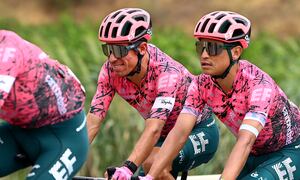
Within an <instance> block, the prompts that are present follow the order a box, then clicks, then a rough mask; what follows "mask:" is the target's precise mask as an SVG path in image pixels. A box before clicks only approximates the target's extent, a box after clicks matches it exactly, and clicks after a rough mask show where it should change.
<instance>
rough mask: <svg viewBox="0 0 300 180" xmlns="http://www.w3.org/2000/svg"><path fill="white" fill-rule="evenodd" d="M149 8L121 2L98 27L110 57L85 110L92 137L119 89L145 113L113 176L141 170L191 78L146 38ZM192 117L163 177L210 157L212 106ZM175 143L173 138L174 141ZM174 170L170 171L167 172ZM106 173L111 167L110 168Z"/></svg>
mask: <svg viewBox="0 0 300 180" xmlns="http://www.w3.org/2000/svg"><path fill="white" fill-rule="evenodd" d="M151 35H152V33H151V20H150V15H149V13H148V12H146V11H144V10H143V9H138V8H125V9H119V10H117V11H115V12H112V13H111V14H109V15H108V16H106V17H105V18H104V20H103V21H102V23H101V25H100V29H99V40H100V41H102V42H104V43H105V44H103V45H102V50H103V53H104V54H105V55H106V56H107V57H108V59H107V61H106V62H105V63H104V65H103V66H102V69H101V71H100V73H99V79H98V87H97V92H96V94H95V95H94V98H93V100H92V103H91V108H90V112H89V113H88V115H87V124H88V134H89V140H90V142H91V141H92V140H93V139H94V137H95V136H96V134H97V132H98V130H99V128H100V125H101V123H102V122H103V120H104V118H105V115H106V113H107V111H108V109H109V105H110V103H111V101H112V99H113V97H114V95H115V93H118V94H119V95H120V96H121V97H122V98H123V99H125V100H126V101H127V102H128V103H129V104H130V105H131V106H133V107H134V108H135V109H136V110H137V111H138V112H139V113H140V114H141V116H142V117H143V118H144V119H145V128H144V130H143V132H142V134H141V136H140V138H139V139H138V141H137V142H136V144H135V147H134V149H133V151H132V152H131V154H130V156H129V157H128V159H127V160H126V161H125V163H124V164H123V166H121V167H116V168H113V169H114V170H115V173H114V174H113V177H112V178H113V179H119V180H122V179H130V177H131V176H132V175H133V173H135V171H136V169H137V167H138V166H140V165H142V164H143V168H144V170H145V172H147V171H148V170H149V169H150V166H151V164H152V161H153V159H154V158H155V156H156V154H157V152H158V151H159V149H160V146H161V144H162V143H163V141H164V139H165V137H166V136H167V134H168V133H169V131H170V130H171V129H172V128H173V126H174V124H175V122H176V119H177V116H178V114H179V112H180V111H181V109H182V107H183V103H184V100H185V96H186V93H187V90H188V86H189V85H190V82H191V81H192V79H193V78H194V76H193V75H191V74H190V73H189V72H188V70H187V69H186V68H184V66H182V65H181V64H180V63H178V62H177V61H175V60H173V59H172V58H171V57H170V56H168V55H167V54H165V53H163V52H162V51H161V50H160V49H158V48H157V47H155V46H154V45H152V44H148V43H147V42H148V41H149V40H150V38H151ZM204 111H207V113H206V116H202V117H199V122H200V120H202V121H201V123H197V124H196V123H193V125H192V126H193V127H194V128H193V131H192V132H191V134H190V138H189V140H188V141H187V142H186V145H185V146H184V147H183V150H182V151H181V152H180V155H178V156H177V158H176V159H175V160H174V163H173V167H171V165H172V161H170V163H169V166H168V168H166V169H165V170H164V173H161V178H162V179H173V176H175V177H176V176H177V175H176V174H177V173H178V172H180V171H183V170H187V169H189V168H194V167H196V166H199V165H200V164H202V163H206V162H208V161H209V160H210V159H211V158H212V156H213V155H214V153H215V151H216V149H217V145H218V138H219V135H218V128H217V127H216V124H215V123H214V119H213V117H212V114H211V111H210V110H209V109H204ZM174 143H175V142H174ZM171 169H172V170H173V171H172V175H171V173H170V172H169V171H170V170H171ZM109 174H110V173H109Z"/></svg>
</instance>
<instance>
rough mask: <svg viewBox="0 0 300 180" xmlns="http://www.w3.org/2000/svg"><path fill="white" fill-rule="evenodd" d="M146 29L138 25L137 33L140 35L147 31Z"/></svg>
mask: <svg viewBox="0 0 300 180" xmlns="http://www.w3.org/2000/svg"><path fill="white" fill-rule="evenodd" d="M145 30H146V29H145V28H144V27H142V26H141V27H138V28H137V29H136V30H135V35H136V36H140V35H143V34H144V33H145V32H146V31H145Z"/></svg>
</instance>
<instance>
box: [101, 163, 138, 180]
mask: <svg viewBox="0 0 300 180" xmlns="http://www.w3.org/2000/svg"><path fill="white" fill-rule="evenodd" d="M106 173H107V177H108V180H110V179H112V180H130V178H131V176H132V175H133V173H132V172H131V171H130V169H128V168H127V167H125V166H122V167H110V168H107V169H106Z"/></svg>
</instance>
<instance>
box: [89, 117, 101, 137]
mask: <svg viewBox="0 0 300 180" xmlns="http://www.w3.org/2000/svg"><path fill="white" fill-rule="evenodd" d="M102 121H103V119H101V118H99V117H97V116H95V115H93V114H91V113H88V114H87V130H88V138H89V143H92V141H93V140H94V138H95V137H96V135H97V134H98V132H99V129H100V126H101V123H102Z"/></svg>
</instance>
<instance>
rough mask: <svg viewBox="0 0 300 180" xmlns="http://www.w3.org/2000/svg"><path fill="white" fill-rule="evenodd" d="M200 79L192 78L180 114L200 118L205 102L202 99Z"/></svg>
mask: <svg viewBox="0 0 300 180" xmlns="http://www.w3.org/2000/svg"><path fill="white" fill-rule="evenodd" d="M199 81H200V78H199V77H197V78H194V80H193V81H192V83H191V85H190V86H189V89H188V93H187V97H186V100H185V104H184V106H183V109H182V111H181V113H187V114H192V115H194V116H196V117H201V115H202V114H201V112H203V110H202V109H203V108H204V107H205V102H204V100H203V98H202V94H201V87H200V83H199Z"/></svg>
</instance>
